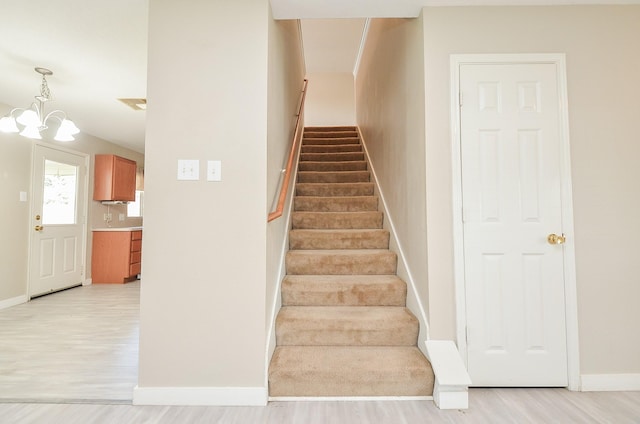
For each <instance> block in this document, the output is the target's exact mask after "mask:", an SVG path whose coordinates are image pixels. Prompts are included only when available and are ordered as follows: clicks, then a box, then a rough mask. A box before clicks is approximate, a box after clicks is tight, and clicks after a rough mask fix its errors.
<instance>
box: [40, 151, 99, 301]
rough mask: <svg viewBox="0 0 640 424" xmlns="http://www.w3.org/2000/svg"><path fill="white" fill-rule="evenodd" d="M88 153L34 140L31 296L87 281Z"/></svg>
mask: <svg viewBox="0 0 640 424" xmlns="http://www.w3.org/2000/svg"><path fill="white" fill-rule="evenodd" d="M86 172H87V171H86V157H84V156H80V155H76V154H72V153H68V152H65V151H61V150H56V149H52V148H48V147H45V146H41V145H35V147H34V154H33V175H32V193H33V194H32V207H31V211H32V217H31V229H30V231H31V244H30V246H31V247H30V257H29V295H30V297H34V296H38V295H42V294H46V293H50V292H53V291H56V290H61V289H65V288H68V287H73V286H77V285H80V284H82V281H83V279H84V250H85V237H86V213H85V210H86V203H87V195H86Z"/></svg>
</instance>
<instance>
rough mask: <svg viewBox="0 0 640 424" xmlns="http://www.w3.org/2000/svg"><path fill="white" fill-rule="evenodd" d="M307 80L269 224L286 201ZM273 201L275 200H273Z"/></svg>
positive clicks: (277, 215)
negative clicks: (276, 201) (276, 202)
mask: <svg viewBox="0 0 640 424" xmlns="http://www.w3.org/2000/svg"><path fill="white" fill-rule="evenodd" d="M307 82H308V81H307V80H306V79H305V80H304V84H303V85H302V92H301V93H300V103H299V104H298V113H297V115H296V116H297V118H296V129H295V131H294V133H293V140H292V141H291V150H290V151H289V158H288V159H287V166H286V168H285V169H283V170H282V171H283V172H284V177H283V178H282V184H281V185H280V194H279V195H278V204H277V206H276V209H275V210H274V211H273V212H271V213H269V215H268V216H267V222H271V221H273V220H274V219H277V218H280V217H281V216H282V211H283V210H284V203H285V201H286V200H287V192H288V191H289V184H290V182H291V181H290V180H291V171H292V168H293V159H294V158H295V154H296V146H297V145H298V141H299V140H300V138H301V135H302V130H303V127H304V123H303V122H302V119H301V117H302V111H303V110H304V100H305V97H306V95H307ZM274 201H275V199H274Z"/></svg>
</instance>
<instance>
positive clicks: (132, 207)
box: [127, 190, 144, 218]
mask: <svg viewBox="0 0 640 424" xmlns="http://www.w3.org/2000/svg"><path fill="white" fill-rule="evenodd" d="M143 194H144V191H142V190H136V200H135V202H129V203H127V216H128V217H131V218H137V217H141V216H142V197H143Z"/></svg>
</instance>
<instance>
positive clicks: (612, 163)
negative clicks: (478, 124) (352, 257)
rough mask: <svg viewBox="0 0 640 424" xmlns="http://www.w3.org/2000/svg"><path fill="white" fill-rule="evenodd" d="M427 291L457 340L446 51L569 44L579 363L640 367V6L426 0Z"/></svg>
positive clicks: (437, 317)
mask: <svg viewBox="0 0 640 424" xmlns="http://www.w3.org/2000/svg"><path fill="white" fill-rule="evenodd" d="M423 16H424V43H425V76H426V82H425V84H426V117H427V120H426V143H427V145H426V153H427V155H426V158H427V163H426V171H427V227H428V229H429V233H428V245H429V292H430V293H429V294H430V312H431V314H430V317H431V321H430V324H431V331H432V336H433V337H434V338H445V339H455V298H454V285H453V254H452V232H451V227H452V220H451V217H452V212H451V202H452V199H451V192H452V188H451V146H450V143H451V137H450V118H449V103H450V94H449V87H450V81H449V57H450V55H451V54H462V53H566V55H567V79H568V98H569V124H570V138H571V156H572V157H571V162H572V178H573V200H574V217H575V234H570V235H569V237H575V248H576V268H577V290H578V319H579V328H580V330H579V332H580V334H579V338H580V364H581V373H582V374H594V375H618V374H632V375H633V374H635V375H636V380H635V382H636V385H637V384H638V381H637V378H638V377H637V376H638V375H640V362H639V361H638V358H639V357H640V332H638V331H637V329H636V323H638V322H640V309H639V308H637V305H636V304H637V300H638V299H640V284H638V281H639V280H638V276H639V275H640V262H639V261H638V259H637V258H638V256H640V248H639V247H638V246H639V245H638V243H637V240H638V239H640V225H638V220H637V217H636V215H637V211H638V210H639V209H640V190H638V181H640V167H638V157H640V143H638V136H637V134H638V130H637V121H638V116H640V106H639V105H640V103H638V99H639V98H640V83H639V82H638V81H639V80H638V75H640V50H639V49H638V48H637V43H635V42H634V40H639V39H640V25H639V22H640V6H562V7H560V6H556V7H452V8H448V7H434V8H424V9H423Z"/></svg>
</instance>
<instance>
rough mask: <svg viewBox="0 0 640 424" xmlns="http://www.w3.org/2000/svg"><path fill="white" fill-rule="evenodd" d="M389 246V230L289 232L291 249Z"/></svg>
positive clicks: (380, 247)
mask: <svg viewBox="0 0 640 424" xmlns="http://www.w3.org/2000/svg"><path fill="white" fill-rule="evenodd" d="M388 248H389V232H388V231H375V232H374V231H366V232H363V231H355V232H339V231H333V232H326V231H322V232H320V231H308V230H293V231H291V232H290V233H289V249H291V250H321V249H324V250H327V249H388Z"/></svg>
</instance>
